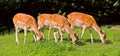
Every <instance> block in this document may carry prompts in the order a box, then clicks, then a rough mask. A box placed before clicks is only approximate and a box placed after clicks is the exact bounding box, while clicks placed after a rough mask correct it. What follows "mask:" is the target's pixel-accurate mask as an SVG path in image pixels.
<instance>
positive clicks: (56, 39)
mask: <svg viewBox="0 0 120 56" xmlns="http://www.w3.org/2000/svg"><path fill="white" fill-rule="evenodd" d="M53 34H54V39H55V43H57V42H58V37H59V36H58V31H57V32H54V33H53Z"/></svg>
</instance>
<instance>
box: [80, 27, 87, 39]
mask: <svg viewBox="0 0 120 56" xmlns="http://www.w3.org/2000/svg"><path fill="white" fill-rule="evenodd" d="M85 30H86V27H83V29H82V34H81V38H82V37H83V35H84V33H85Z"/></svg>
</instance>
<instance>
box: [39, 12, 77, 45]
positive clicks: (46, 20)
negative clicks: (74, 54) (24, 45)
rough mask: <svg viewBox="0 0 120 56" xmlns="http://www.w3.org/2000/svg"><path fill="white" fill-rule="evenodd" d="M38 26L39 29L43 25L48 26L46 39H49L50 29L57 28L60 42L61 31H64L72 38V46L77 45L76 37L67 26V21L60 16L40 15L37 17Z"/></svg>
mask: <svg viewBox="0 0 120 56" xmlns="http://www.w3.org/2000/svg"><path fill="white" fill-rule="evenodd" d="M38 25H39V28H40V27H41V26H43V25H49V31H48V38H49V34H50V31H51V29H52V28H53V27H54V28H58V29H59V32H60V35H61V41H62V36H63V33H62V30H63V29H65V30H66V31H67V32H68V33H69V34H70V36H71V37H72V41H73V44H76V43H77V38H78V37H77V36H76V34H75V33H74V32H73V31H72V29H71V28H70V26H69V24H68V21H67V19H66V18H65V17H64V16H61V15H59V14H41V15H39V16H38ZM55 39H56V38H55Z"/></svg>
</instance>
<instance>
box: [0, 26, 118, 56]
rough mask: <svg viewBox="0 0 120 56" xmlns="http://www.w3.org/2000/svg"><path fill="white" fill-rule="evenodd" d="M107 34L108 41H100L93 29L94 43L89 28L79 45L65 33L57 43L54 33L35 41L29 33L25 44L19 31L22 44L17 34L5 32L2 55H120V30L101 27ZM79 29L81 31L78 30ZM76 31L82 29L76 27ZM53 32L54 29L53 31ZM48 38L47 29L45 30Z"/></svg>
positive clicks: (2, 38) (0, 40)
mask: <svg viewBox="0 0 120 56" xmlns="http://www.w3.org/2000/svg"><path fill="white" fill-rule="evenodd" d="M101 29H102V30H104V31H105V33H106V35H107V43H106V44H103V43H101V42H100V38H99V35H98V34H97V33H96V32H95V31H94V30H93V37H94V43H91V42H90V35H89V30H87V31H86V32H85V35H84V37H83V38H82V40H80V34H79V42H78V44H77V45H73V44H72V41H68V40H67V34H65V35H64V40H63V42H61V43H60V42H58V43H55V42H54V39H53V34H51V40H49V41H48V40H43V41H40V42H37V43H34V42H33V34H32V33H31V32H29V33H28V36H27V41H26V44H25V45H24V44H23V36H24V35H23V33H19V41H20V45H17V44H16V43H15V34H14V33H10V34H5V35H3V36H0V56H120V30H112V29H110V28H104V27H102V28H101ZM78 30H79V31H78ZM74 31H75V32H77V31H78V32H79V33H80V31H81V29H80V28H75V29H74ZM52 32H53V31H52ZM44 33H45V37H46V39H47V30H46V31H44Z"/></svg>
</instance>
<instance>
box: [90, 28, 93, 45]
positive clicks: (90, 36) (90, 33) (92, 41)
mask: <svg viewBox="0 0 120 56" xmlns="http://www.w3.org/2000/svg"><path fill="white" fill-rule="evenodd" d="M90 38H91V43H93V37H92V29H90Z"/></svg>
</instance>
